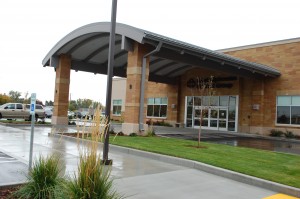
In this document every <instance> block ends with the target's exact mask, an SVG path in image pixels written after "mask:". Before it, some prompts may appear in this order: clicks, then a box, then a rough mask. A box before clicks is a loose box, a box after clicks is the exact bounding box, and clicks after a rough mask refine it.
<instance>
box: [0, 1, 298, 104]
mask: <svg viewBox="0 0 300 199" xmlns="http://www.w3.org/2000/svg"><path fill="white" fill-rule="evenodd" d="M111 4H112V0H84V1H83V0H51V1H50V0H9V1H5V0H3V1H1V2H0V33H1V34H0V93H2V94H3V93H6V94H8V92H9V91H10V90H14V91H19V92H21V93H22V97H24V96H25V93H29V95H30V94H31V93H36V94H37V99H39V100H42V101H45V100H48V101H49V100H52V101H53V100H54V86H55V72H54V69H53V68H52V67H43V66H42V60H43V58H44V57H45V56H46V54H47V53H48V52H49V51H50V50H51V48H52V47H53V46H54V45H55V44H56V43H57V42H58V41H59V40H60V39H62V38H63V37H64V36H65V35H67V34H68V33H69V32H71V31H73V30H75V29H77V28H79V27H81V26H84V25H86V24H89V23H94V22H102V21H110V19H111ZM299 8H300V1H298V0H284V1H282V0H251V1H249V0H244V1H241V0H226V1H224V0H209V1H207V0H206V1H203V0H184V1H182V0H175V1H174V0H151V1H149V0H148V1H146V0H127V1H125V0H119V1H118V8H117V22H119V23H125V24H128V25H131V26H134V27H137V28H141V29H144V30H148V31H151V32H154V33H158V34H161V35H164V36H168V37H171V38H174V39H178V40H181V41H184V42H187V43H191V44H194V45H198V46H201V47H204V48H208V49H211V50H217V49H224V48H230V47H237V46H243V45H250V44H257V43H263V42H270V41H276V40H283V39H290V38H297V37H300V26H299V24H300V12H299ZM106 81H107V79H106V75H99V74H97V75H94V74H92V73H85V72H77V73H76V72H74V71H72V72H71V83H70V93H71V99H74V100H76V99H79V98H88V99H92V100H94V101H99V102H101V103H103V104H105V95H106Z"/></svg>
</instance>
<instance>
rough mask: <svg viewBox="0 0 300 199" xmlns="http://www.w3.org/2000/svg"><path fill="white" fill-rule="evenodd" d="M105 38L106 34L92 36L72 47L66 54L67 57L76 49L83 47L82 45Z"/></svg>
mask: <svg viewBox="0 0 300 199" xmlns="http://www.w3.org/2000/svg"><path fill="white" fill-rule="evenodd" d="M105 36H106V37H107V36H109V35H107V34H98V35H94V36H92V37H89V38H87V39H85V40H83V41H81V42H79V43H78V44H76V45H75V46H73V47H72V48H71V49H70V50H69V51H68V52H67V53H66V54H68V55H71V54H72V53H73V52H74V51H76V50H77V49H78V48H80V47H81V46H83V45H84V44H86V43H88V42H90V41H93V40H95V39H98V38H103V37H105Z"/></svg>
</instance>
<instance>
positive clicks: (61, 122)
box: [51, 116, 69, 125]
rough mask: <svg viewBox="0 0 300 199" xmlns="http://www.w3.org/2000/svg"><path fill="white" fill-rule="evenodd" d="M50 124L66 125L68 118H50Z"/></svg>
mask: <svg viewBox="0 0 300 199" xmlns="http://www.w3.org/2000/svg"><path fill="white" fill-rule="evenodd" d="M51 124H52V125H68V124H69V118H68V117H60V116H52V118H51Z"/></svg>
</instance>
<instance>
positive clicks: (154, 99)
mask: <svg viewBox="0 0 300 199" xmlns="http://www.w3.org/2000/svg"><path fill="white" fill-rule="evenodd" d="M150 100H151V101H152V103H150V104H149V101H150ZM158 102H159V103H158ZM164 102H165V103H164ZM149 106H152V114H151V115H148V113H149V111H148V109H149V108H148V107H149ZM163 106H164V107H163ZM157 107H159V108H158V110H159V113H158V116H155V109H157ZM162 107H163V108H162ZM162 109H165V111H166V113H165V115H164V116H161V115H162V114H161V110H162ZM167 116H168V97H149V98H147V111H146V118H160V119H166V118H167Z"/></svg>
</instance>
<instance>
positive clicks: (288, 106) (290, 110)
mask: <svg viewBox="0 0 300 199" xmlns="http://www.w3.org/2000/svg"><path fill="white" fill-rule="evenodd" d="M279 97H290V99H289V105H278V98H279ZM293 97H300V95H277V96H276V113H275V125H276V126H289V127H299V126H300V123H299V124H292V108H293V107H300V104H298V105H293V103H292V102H293ZM278 107H287V108H288V109H289V123H278Z"/></svg>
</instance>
